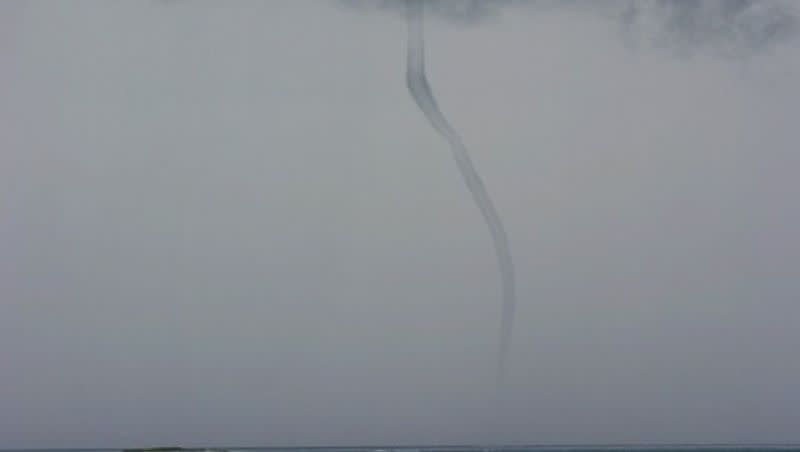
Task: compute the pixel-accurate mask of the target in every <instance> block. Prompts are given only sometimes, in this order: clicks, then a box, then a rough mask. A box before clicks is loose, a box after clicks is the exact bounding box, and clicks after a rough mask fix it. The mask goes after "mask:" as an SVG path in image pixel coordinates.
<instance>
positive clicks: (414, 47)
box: [406, 0, 516, 388]
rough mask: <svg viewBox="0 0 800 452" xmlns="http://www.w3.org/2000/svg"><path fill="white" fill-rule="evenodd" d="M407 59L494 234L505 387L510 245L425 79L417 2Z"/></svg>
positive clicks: (411, 3)
mask: <svg viewBox="0 0 800 452" xmlns="http://www.w3.org/2000/svg"><path fill="white" fill-rule="evenodd" d="M406 5H407V7H408V60H407V72H406V82H407V83H408V90H409V92H410V93H411V97H413V98H414V101H415V102H416V103H417V106H419V109H420V110H422V112H423V113H424V114H425V117H426V118H428V121H430V123H431V126H433V128H434V129H436V131H437V132H439V134H440V135H441V136H442V137H443V138H444V139H445V140H447V143H448V144H450V148H451V149H452V151H453V157H454V158H455V160H456V164H457V165H458V170H459V171H460V172H461V176H462V177H463V178H464V183H466V185H467V188H468V189H469V191H470V193H472V198H473V200H474V201H475V204H476V205H477V206H478V209H479V210H480V212H481V215H483V219H484V220H485V221H486V225H487V226H488V227H489V232H490V234H491V235H492V242H493V243H494V248H495V253H496V254H497V263H498V265H499V268H500V275H501V280H502V291H503V314H502V321H501V326H500V351H499V355H498V361H497V386H498V388H501V387H502V384H503V380H504V378H505V370H506V359H507V358H506V357H507V355H508V348H509V345H510V343H511V332H512V327H513V323H514V308H515V304H516V295H515V293H514V263H513V261H512V259H511V251H510V250H509V246H508V237H507V235H506V231H505V228H504V227H503V222H502V221H501V220H500V215H498V213H497V209H496V208H495V206H494V203H493V202H492V198H491V197H490V196H489V192H488V191H487V190H486V187H485V186H484V184H483V181H482V180H481V177H480V175H478V172H477V171H475V166H474V165H473V164H472V160H471V159H470V157H469V152H468V151H467V147H466V146H465V145H464V143H463V141H462V140H461V137H460V136H459V135H458V133H457V132H456V130H455V129H454V128H453V126H452V125H450V123H449V122H448V121H447V119H446V118H445V117H444V114H442V112H441V110H440V109H439V106H438V104H437V103H436V98H435V97H433V91H432V90H431V87H430V84H429V83H428V78H427V77H426V76H425V39H424V30H423V27H424V23H423V15H424V4H423V3H422V2H421V1H417V0H408V2H407V4H406Z"/></svg>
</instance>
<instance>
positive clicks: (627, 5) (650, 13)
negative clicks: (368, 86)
mask: <svg viewBox="0 0 800 452" xmlns="http://www.w3.org/2000/svg"><path fill="white" fill-rule="evenodd" d="M342 3H343V4H345V5H346V6H349V7H353V8H357V9H364V10H368V11H369V10H371V11H389V12H392V13H398V14H400V13H402V11H403V7H404V2H402V1H398V0H394V1H393V0H342ZM426 6H427V9H428V11H429V13H430V15H432V16H436V17H439V18H441V19H445V20H448V21H450V22H454V23H460V24H478V23H482V22H486V21H488V20H492V19H496V18H499V17H501V16H502V14H503V13H513V11H514V10H521V9H536V10H538V11H552V10H565V9H568V10H573V11H583V12H590V13H593V14H598V15H601V16H603V17H607V18H609V19H610V20H611V22H612V23H614V24H615V27H617V28H618V29H619V30H620V32H621V33H622V35H623V37H624V39H625V41H626V42H628V43H630V44H632V45H636V46H639V45H644V46H653V47H657V48H664V49H668V50H674V51H678V52H689V51H709V52H711V53H721V54H741V53H752V52H757V51H761V50H764V49H766V48H768V47H769V46H770V45H773V44H775V43H778V42H781V41H783V40H785V39H786V38H788V37H790V36H791V35H793V34H794V33H795V32H796V31H797V28H798V13H797V9H798V7H797V6H796V4H794V3H792V2H783V1H757V0H638V1H635V0H618V1H591V0H563V1H553V0H538V1H537V0H531V1H521V0H494V1H492V0H470V1H459V0H427V1H426Z"/></svg>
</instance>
